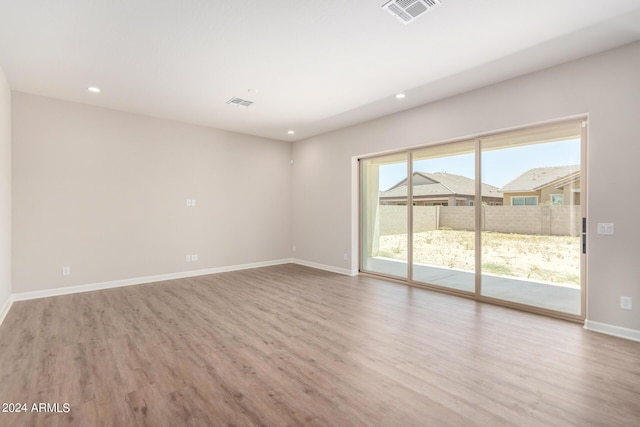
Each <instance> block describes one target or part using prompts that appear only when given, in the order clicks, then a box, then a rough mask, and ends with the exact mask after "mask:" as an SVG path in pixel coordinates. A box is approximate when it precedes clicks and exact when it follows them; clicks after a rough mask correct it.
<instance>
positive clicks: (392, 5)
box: [382, 0, 441, 25]
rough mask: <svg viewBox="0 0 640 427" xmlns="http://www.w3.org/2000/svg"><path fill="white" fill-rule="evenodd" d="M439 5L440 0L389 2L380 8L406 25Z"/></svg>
mask: <svg viewBox="0 0 640 427" xmlns="http://www.w3.org/2000/svg"><path fill="white" fill-rule="evenodd" d="M440 4H441V3H440V0H391V1H390V2H387V3H385V4H383V5H382V7H383V8H384V9H386V10H387V11H388V12H389V13H390V14H392V15H393V16H395V17H396V18H398V19H399V20H400V22H402V23H403V24H405V25H406V24H408V23H409V22H412V21H414V20H415V19H416V18H418V17H419V16H422V15H424V14H425V13H427V12H429V11H430V10H431V9H433V8H434V7H436V6H439V5H440Z"/></svg>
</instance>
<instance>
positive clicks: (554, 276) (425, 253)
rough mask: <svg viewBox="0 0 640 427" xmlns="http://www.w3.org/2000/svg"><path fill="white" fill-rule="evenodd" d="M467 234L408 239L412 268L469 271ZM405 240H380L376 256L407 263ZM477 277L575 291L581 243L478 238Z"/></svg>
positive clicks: (555, 239) (402, 237)
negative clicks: (479, 274) (488, 275)
mask: <svg viewBox="0 0 640 427" xmlns="http://www.w3.org/2000/svg"><path fill="white" fill-rule="evenodd" d="M474 240H475V234H474V233H473V232H472V231H457V230H434V231H425V232H422V233H416V234H415V235H414V237H413V245H414V250H413V257H414V262H416V263H420V264H431V265H439V266H445V267H450V268H458V269H462V270H470V271H473V270H474V265H475V256H474V246H475V242H474ZM406 243H407V235H406V234H398V235H391V236H381V237H380V248H379V253H378V255H379V256H383V257H388V258H395V259H405V260H406V259H407V251H406ZM482 271H483V273H491V274H498V275H502V276H513V277H519V278H529V279H534V280H544V281H547V282H554V283H563V284H572V285H580V238H579V237H570V236H532V235H524V234H505V233H494V232H483V233H482Z"/></svg>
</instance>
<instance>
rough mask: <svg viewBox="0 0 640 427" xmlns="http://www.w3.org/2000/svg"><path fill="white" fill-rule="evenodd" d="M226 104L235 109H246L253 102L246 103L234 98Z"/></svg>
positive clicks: (244, 100)
mask: <svg viewBox="0 0 640 427" xmlns="http://www.w3.org/2000/svg"><path fill="white" fill-rule="evenodd" d="M227 104H231V105H234V106H236V107H248V106H250V105H251V104H253V101H247V100H246V99H241V98H236V97H235V96H234V97H233V98H231V99H230V100H228V101H227Z"/></svg>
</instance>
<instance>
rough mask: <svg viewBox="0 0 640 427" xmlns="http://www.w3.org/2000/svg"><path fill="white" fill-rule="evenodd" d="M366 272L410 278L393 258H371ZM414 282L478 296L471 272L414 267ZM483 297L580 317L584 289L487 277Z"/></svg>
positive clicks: (405, 269)
mask: <svg viewBox="0 0 640 427" xmlns="http://www.w3.org/2000/svg"><path fill="white" fill-rule="evenodd" d="M366 270H367V271H372V272H378V273H383V274H388V275H392V276H398V277H405V278H406V277H407V263H406V261H401V260H395V259H390V258H381V257H375V258H370V259H369V260H368V264H367V266H366ZM413 280H415V281H417V282H422V283H428V284H431V285H437V286H442V287H445V288H449V289H457V290H462V291H467V292H475V275H474V273H473V272H469V271H462V270H456V269H452V268H447V267H437V266H432V265H424V264H414V265H413ZM482 295H484V296H487V297H491V298H498V299H501V300H505V301H511V302H516V303H519V304H526V305H531V306H534V307H541V308H546V309H549V310H555V311H559V312H562V313H569V314H576V315H578V314H580V288H579V287H577V286H572V285H560V284H552V283H548V282H539V281H534V280H525V279H516V278H512V277H500V276H496V275H493V274H483V275H482Z"/></svg>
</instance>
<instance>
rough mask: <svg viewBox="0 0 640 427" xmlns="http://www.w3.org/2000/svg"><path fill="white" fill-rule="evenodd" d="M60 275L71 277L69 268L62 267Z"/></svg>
mask: <svg viewBox="0 0 640 427" xmlns="http://www.w3.org/2000/svg"><path fill="white" fill-rule="evenodd" d="M62 275H63V276H70V275H71V267H62Z"/></svg>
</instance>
